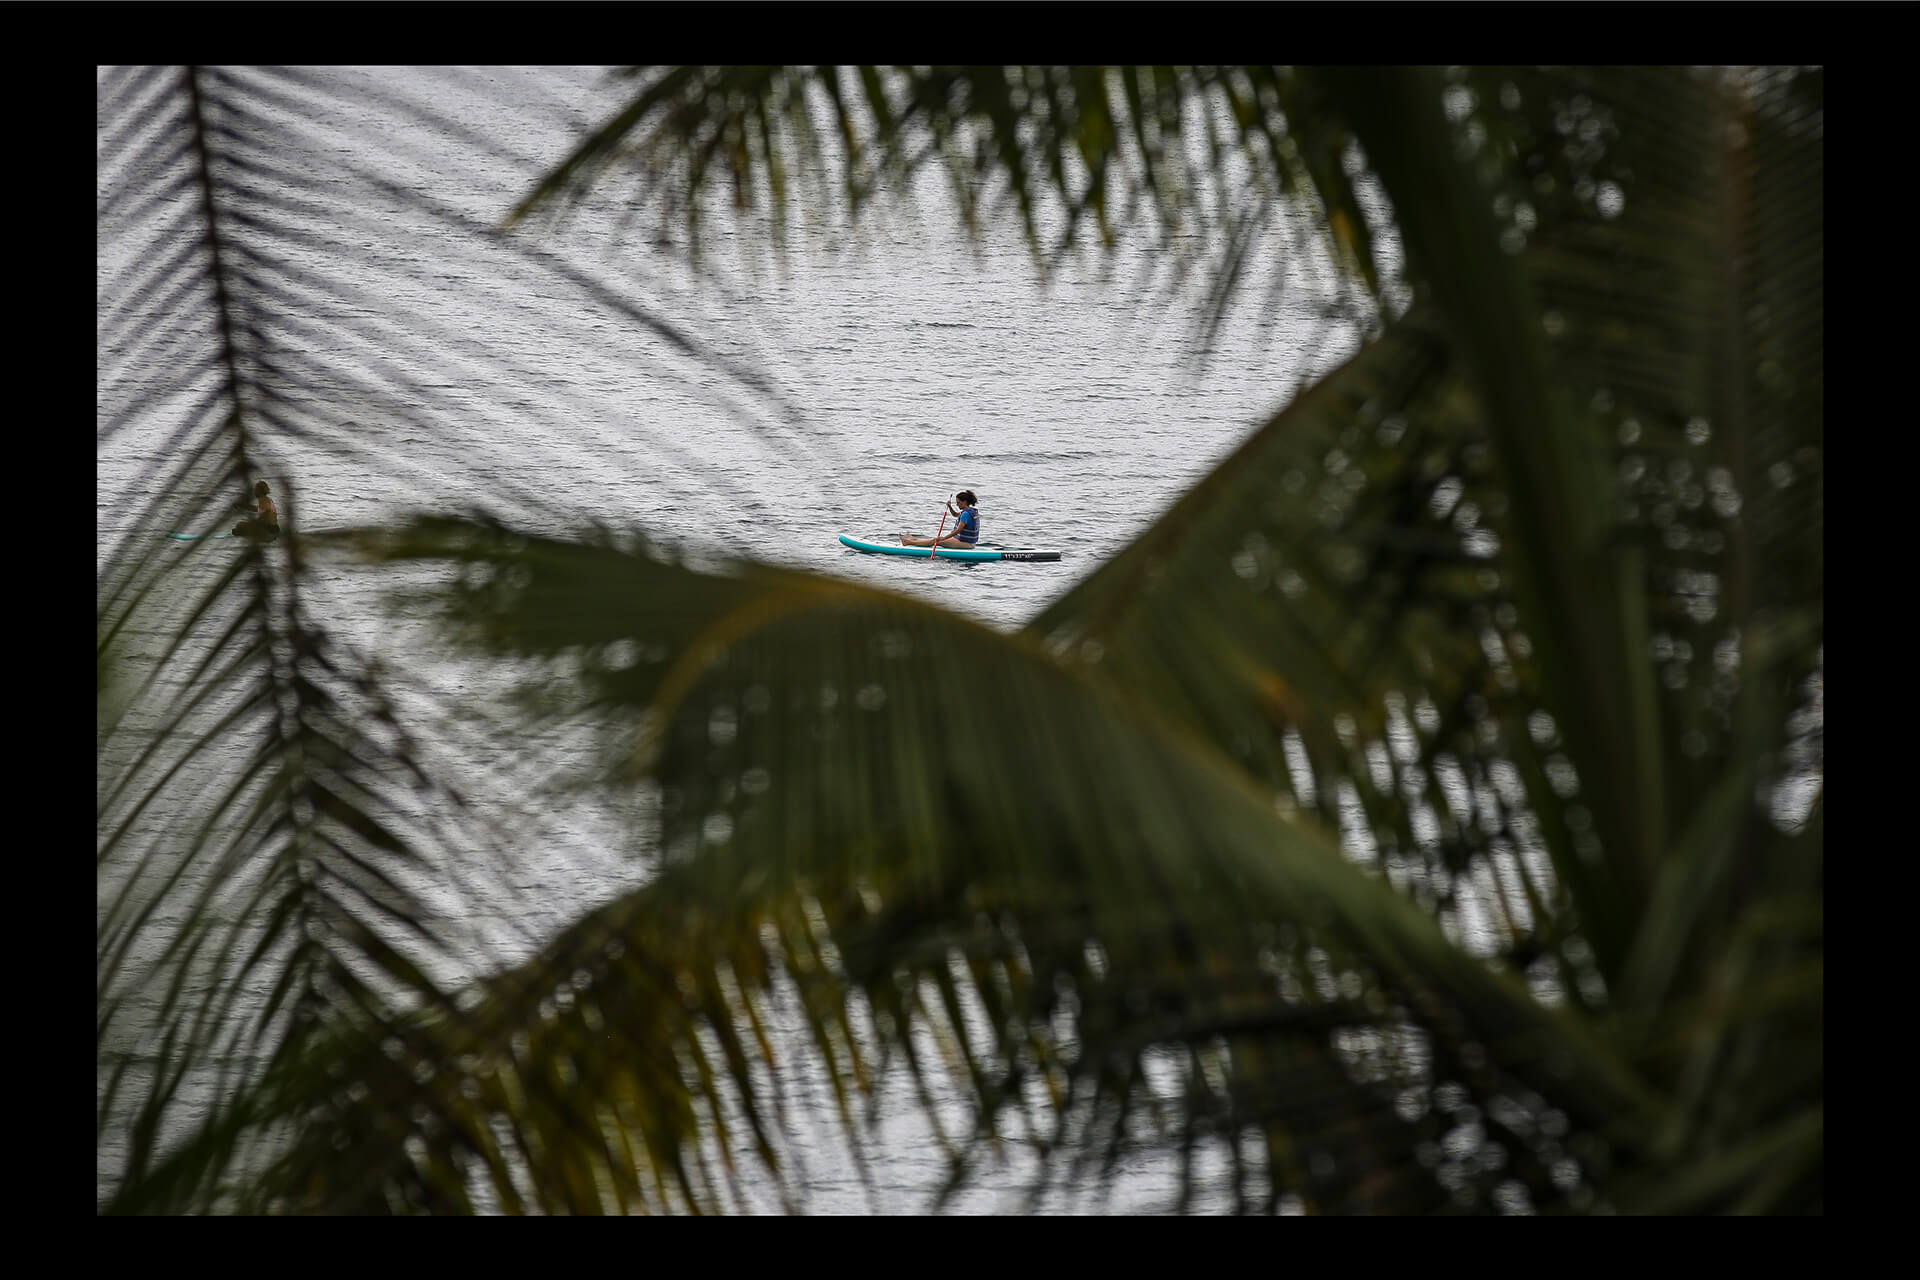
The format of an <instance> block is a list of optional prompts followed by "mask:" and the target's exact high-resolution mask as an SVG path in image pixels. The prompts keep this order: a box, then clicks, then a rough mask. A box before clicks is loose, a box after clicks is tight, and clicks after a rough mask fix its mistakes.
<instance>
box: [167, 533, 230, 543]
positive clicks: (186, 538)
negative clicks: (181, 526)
mask: <svg viewBox="0 0 1920 1280" xmlns="http://www.w3.org/2000/svg"><path fill="white" fill-rule="evenodd" d="M167 536H168V537H169V538H174V539H177V540H179V541H181V542H198V541H199V540H200V539H202V538H231V537H232V536H233V535H232V534H231V533H170V534H168V535H167Z"/></svg>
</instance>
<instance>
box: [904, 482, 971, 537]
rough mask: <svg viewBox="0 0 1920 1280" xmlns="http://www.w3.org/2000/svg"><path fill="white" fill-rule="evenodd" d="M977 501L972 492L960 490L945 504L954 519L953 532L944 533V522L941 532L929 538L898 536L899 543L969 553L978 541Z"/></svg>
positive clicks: (911, 535) (912, 535)
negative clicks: (946, 548)
mask: <svg viewBox="0 0 1920 1280" xmlns="http://www.w3.org/2000/svg"><path fill="white" fill-rule="evenodd" d="M978 501H979V499H977V498H975V497H974V496H973V490H971V489H962V490H961V491H960V492H958V493H956V494H954V495H953V497H952V498H951V499H949V500H948V502H947V513H948V514H949V515H951V516H953V518H954V525H953V532H951V533H946V526H945V522H944V521H943V522H942V524H941V532H942V533H943V534H945V536H944V537H943V536H940V535H938V534H936V535H935V536H934V537H931V538H922V537H918V536H916V535H914V534H911V533H903V534H901V535H900V542H901V545H903V546H908V547H936V546H937V547H951V548H953V549H954V550H956V551H971V550H973V548H974V545H975V544H976V543H978V542H979V541H980V512H979V511H978V510H977V509H976V507H975V504H976V503H977V502H978Z"/></svg>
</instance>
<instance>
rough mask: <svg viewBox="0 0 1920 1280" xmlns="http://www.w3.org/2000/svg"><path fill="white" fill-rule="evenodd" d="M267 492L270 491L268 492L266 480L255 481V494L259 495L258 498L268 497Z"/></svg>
mask: <svg viewBox="0 0 1920 1280" xmlns="http://www.w3.org/2000/svg"><path fill="white" fill-rule="evenodd" d="M267 491H268V490H267V482H266V481H265V480H256V481H254V485H253V492H254V493H255V495H257V496H265V495H266V493H267Z"/></svg>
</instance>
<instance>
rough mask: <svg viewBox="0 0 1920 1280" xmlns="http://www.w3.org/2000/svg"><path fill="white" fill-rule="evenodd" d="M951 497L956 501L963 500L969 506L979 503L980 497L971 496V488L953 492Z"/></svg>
mask: <svg viewBox="0 0 1920 1280" xmlns="http://www.w3.org/2000/svg"><path fill="white" fill-rule="evenodd" d="M953 497H954V500H955V501H956V502H964V503H966V504H967V505H968V506H970V507H977V506H979V505H980V499H978V498H976V497H974V496H973V490H971V489H962V490H961V491H960V492H958V493H956V494H954V495H953Z"/></svg>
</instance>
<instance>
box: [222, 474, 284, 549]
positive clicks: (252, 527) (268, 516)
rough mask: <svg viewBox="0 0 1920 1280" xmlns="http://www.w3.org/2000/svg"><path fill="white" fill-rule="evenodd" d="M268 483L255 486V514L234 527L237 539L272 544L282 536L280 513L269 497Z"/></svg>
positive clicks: (262, 482)
mask: <svg viewBox="0 0 1920 1280" xmlns="http://www.w3.org/2000/svg"><path fill="white" fill-rule="evenodd" d="M267 493H268V488H267V482H266V481H265V480H261V481H259V482H257V483H256V484H255V485H254V486H253V496H254V508H253V514H252V515H250V516H248V517H247V518H246V519H245V520H242V521H241V522H240V523H239V524H237V525H235V526H233V536H234V537H236V538H252V539H253V540H254V541H255V542H272V541H273V540H274V539H275V538H278V537H279V536H280V512H279V511H278V510H276V509H275V508H274V505H273V499H272V498H270V497H268V496H267Z"/></svg>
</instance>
